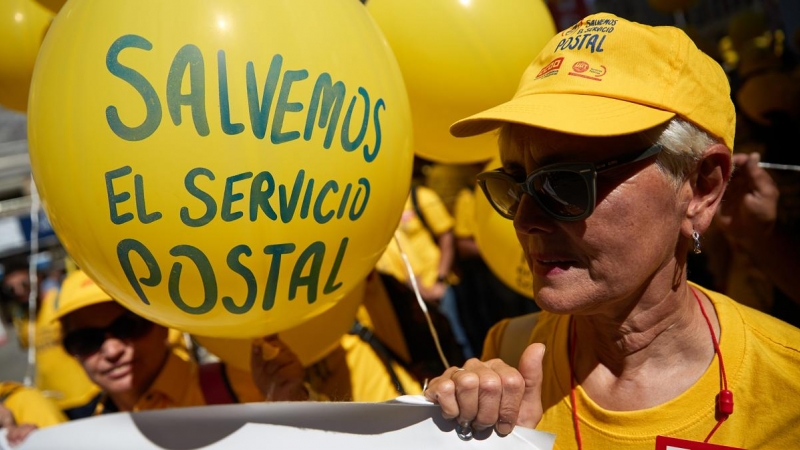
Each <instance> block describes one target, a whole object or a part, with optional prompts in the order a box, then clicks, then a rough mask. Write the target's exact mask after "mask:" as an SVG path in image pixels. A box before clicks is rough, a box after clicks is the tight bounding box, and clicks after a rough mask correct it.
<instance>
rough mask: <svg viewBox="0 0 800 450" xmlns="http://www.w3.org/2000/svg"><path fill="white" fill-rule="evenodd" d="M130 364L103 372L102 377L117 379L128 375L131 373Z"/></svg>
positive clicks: (120, 365)
mask: <svg viewBox="0 0 800 450" xmlns="http://www.w3.org/2000/svg"><path fill="white" fill-rule="evenodd" d="M131 367H132V364H131V363H129V362H128V363H123V364H118V365H116V366H114V367H112V368H110V369H108V370H105V371H103V375H104V376H107V377H109V378H113V379H117V378H122V377H124V376H126V375H128V374H129V373H130V372H131Z"/></svg>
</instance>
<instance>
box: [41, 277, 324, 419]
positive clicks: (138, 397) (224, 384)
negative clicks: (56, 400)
mask: <svg viewBox="0 0 800 450" xmlns="http://www.w3.org/2000/svg"><path fill="white" fill-rule="evenodd" d="M52 320H58V321H60V322H61V326H62V330H63V340H62V345H63V346H64V349H65V350H66V352H67V353H68V354H70V355H72V356H73V357H75V358H76V359H77V361H78V362H79V363H80V365H81V366H82V367H83V369H84V371H85V372H86V374H87V375H88V377H89V378H90V379H91V380H92V381H93V382H94V383H95V384H97V385H98V386H99V387H100V389H101V390H102V392H101V394H100V395H98V396H97V397H96V399H95V400H94V408H93V410H92V411H91V412H90V413H89V415H97V414H105V413H110V412H116V411H145V410H152V409H164V408H174V407H183V406H200V405H207V404H221V403H235V402H252V401H264V400H265V396H266V394H264V395H262V392H264V391H266V392H268V393H269V397H270V398H269V400H272V401H284V400H306V399H307V398H308V392H306V390H305V388H304V386H303V385H302V381H300V382H299V384H298V383H296V382H295V380H296V373H295V372H296V371H297V368H298V367H300V370H301V371H302V366H300V363H299V361H297V359H296V358H293V357H292V354H291V353H289V352H287V351H284V350H285V349H284V348H283V347H282V344H281V343H280V342H279V341H278V340H277V339H267V340H265V342H262V343H259V344H258V345H257V346H256V345H254V347H257V348H254V349H253V356H254V368H255V369H257V370H254V373H255V376H256V377H257V378H256V379H252V380H251V381H250V382H251V384H252V383H254V385H253V388H252V389H242V390H237V389H236V387H235V386H232V385H231V381H232V379H233V377H231V376H230V375H229V374H230V371H231V368H228V369H227V370H225V371H223V368H224V367H223V366H221V365H220V366H216V367H214V366H209V367H210V368H211V369H212V370H204V368H205V367H206V366H201V365H198V364H197V363H196V362H195V361H194V360H192V359H191V358H189V357H188V356H187V354H186V352H185V351H176V350H175V348H174V347H173V346H172V345H171V344H170V342H169V340H168V334H169V330H168V329H167V328H166V327H163V326H161V325H158V324H155V323H153V322H150V321H149V320H147V319H145V318H143V317H140V316H138V315H136V314H134V313H132V312H131V311H128V310H127V309H125V308H124V307H123V306H122V305H120V304H119V303H117V302H116V301H114V300H113V299H112V298H111V297H110V296H109V295H108V294H106V293H105V292H104V291H103V290H102V289H100V287H98V286H97V285H96V284H95V283H94V281H92V280H91V279H90V278H89V277H88V276H87V275H86V274H85V273H84V272H82V271H77V272H74V273H72V274H70V275H69V276H68V277H67V279H66V280H65V281H64V284H63V287H62V290H61V294H60V296H59V298H58V301H57V304H56V306H55V311H54V313H53V316H52ZM264 343H267V344H271V345H266V346H264V345H263V344H264ZM275 347H280V351H277V350H276V349H275ZM262 348H264V349H265V350H262ZM264 351H266V352H268V353H269V354H265V353H264ZM255 366H257V367H255ZM249 377H250V374H244V375H243V376H242V377H237V378H238V379H243V378H249ZM259 391H261V392H259ZM242 392H247V393H249V398H242V396H241V393H242ZM237 394H239V395H237Z"/></svg>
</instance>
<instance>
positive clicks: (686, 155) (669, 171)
mask: <svg viewBox="0 0 800 450" xmlns="http://www.w3.org/2000/svg"><path fill="white" fill-rule="evenodd" d="M525 128H526V127H525V126H523V125H517V124H511V123H507V124H504V125H503V126H502V127H501V128H500V132H499V136H498V141H499V146H500V148H501V149H506V150H509V151H512V152H519V151H522V152H527V151H530V147H531V146H532V145H533V142H532V141H531V140H530V139H528V138H526V133H525V132H524V130H525ZM640 135H641V137H642V140H643V141H645V142H649V143H656V144H661V145H662V146H663V147H664V149H663V150H662V151H661V152H660V153H659V154H658V158H657V159H656V165H657V167H658V168H659V170H661V172H662V173H664V174H665V175H666V176H667V177H668V178H669V182H670V184H671V185H672V186H673V187H674V188H675V189H676V190H677V189H678V188H679V187H680V185H681V184H682V183H683V182H684V181H685V180H686V178H687V177H688V176H689V174H690V173H692V171H693V170H694V169H695V168H696V166H697V164H698V162H699V161H700V159H701V157H702V156H703V153H704V152H705V151H706V149H707V148H709V147H710V146H712V145H714V144H717V143H720V142H721V141H720V140H719V139H716V138H714V137H713V136H711V135H710V134H708V133H707V132H705V131H703V130H701V129H700V128H698V127H697V126H695V125H694V124H692V123H690V122H688V121H686V120H684V119H682V118H680V117H677V116H676V117H674V118H672V119H670V121H669V122H667V123H666V124H665V125H662V126H660V127H657V128H655V129H653V130H648V131H645V132H642V133H640Z"/></svg>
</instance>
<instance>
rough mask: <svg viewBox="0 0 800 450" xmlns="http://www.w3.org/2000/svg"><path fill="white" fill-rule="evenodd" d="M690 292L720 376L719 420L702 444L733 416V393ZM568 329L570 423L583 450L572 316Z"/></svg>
mask: <svg viewBox="0 0 800 450" xmlns="http://www.w3.org/2000/svg"><path fill="white" fill-rule="evenodd" d="M690 289H691V290H692V294H694V298H696V299H697V304H698V305H700V312H702V313H703V318H705V319H706V324H708V331H709V332H710V333H711V342H712V343H713V344H714V353H716V355H717V359H718V360H719V374H720V385H721V386H720V391H719V394H718V395H717V415H718V416H719V419H718V420H717V424H716V425H714V428H713V429H712V430H711V432H710V433H708V436H707V437H706V440H705V441H703V442H708V441H709V440H710V439H711V436H713V435H714V433H715V432H716V431H717V429H719V427H720V425H722V422H725V420H726V419H727V418H728V416H730V415H731V414H733V393H732V392H731V391H729V390H728V378H727V377H726V376H725V364H724V363H723V362H722V351H721V350H720V349H719V342H718V341H717V335H716V334H715V333H714V327H713V326H712V325H711V319H710V318H709V317H708V314H706V309H705V307H703V302H702V300H700V296H699V295H697V291H695V290H694V288H690ZM569 327H570V330H571V332H572V339H571V342H570V346H569V379H570V387H571V389H570V393H569V398H570V403H572V423H573V425H574V426H575V440H576V441H577V443H578V450H583V440H582V439H581V428H580V420H579V419H578V402H577V401H576V400H575V369H574V367H575V349H576V347H577V343H578V331H577V329H576V327H575V317H574V316H572V317H570V319H569Z"/></svg>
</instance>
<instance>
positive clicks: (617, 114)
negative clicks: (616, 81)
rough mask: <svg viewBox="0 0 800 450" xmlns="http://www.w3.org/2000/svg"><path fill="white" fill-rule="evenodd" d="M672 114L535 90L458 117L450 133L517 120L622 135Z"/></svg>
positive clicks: (476, 131) (573, 131) (464, 133)
mask: <svg viewBox="0 0 800 450" xmlns="http://www.w3.org/2000/svg"><path fill="white" fill-rule="evenodd" d="M673 117H675V113H673V112H669V111H664V110H661V109H657V108H651V107H649V106H644V105H640V104H638V103H631V102H626V101H624V100H617V99H613V98H607V97H598V96H594V95H581V94H534V95H526V96H522V97H517V98H515V99H513V100H511V101H509V102H506V103H503V104H501V105H499V106H496V107H494V108H491V109H487V110H486V111H483V112H480V113H478V114H475V115H473V116H470V117H467V118H466V119H462V120H459V121H458V122H456V123H454V124H453V125H452V126H450V133H451V134H452V135H453V136H455V137H467V136H475V135H478V134H482V133H486V132H488V131H492V130H494V129H495V128H498V127H500V126H501V125H503V124H504V123H518V124H522V125H528V126H532V127H537V128H543V129H546V130H552V131H558V132H560V133H566V134H575V135H579V136H597V137H602V136H620V135H625V134H633V133H638V132H640V131H644V130H647V129H650V128H653V127H655V126H658V125H661V124H663V123H664V122H666V121H668V120H670V119H671V118H673Z"/></svg>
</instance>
